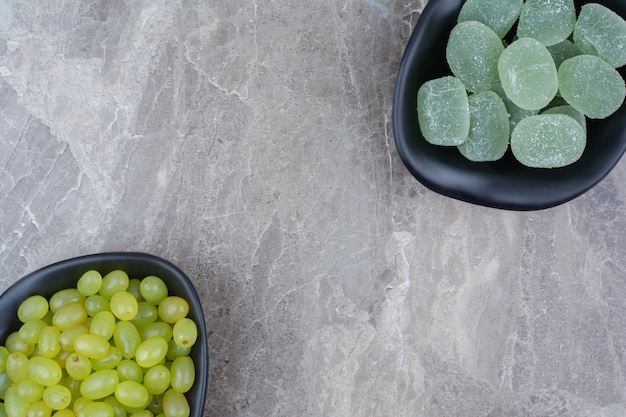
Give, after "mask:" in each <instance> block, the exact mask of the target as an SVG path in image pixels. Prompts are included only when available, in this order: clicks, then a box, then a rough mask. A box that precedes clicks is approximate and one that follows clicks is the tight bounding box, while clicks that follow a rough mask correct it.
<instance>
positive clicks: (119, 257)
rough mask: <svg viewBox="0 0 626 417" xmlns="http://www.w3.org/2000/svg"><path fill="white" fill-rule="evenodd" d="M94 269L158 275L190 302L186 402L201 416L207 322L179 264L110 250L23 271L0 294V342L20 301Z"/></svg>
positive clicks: (14, 321)
mask: <svg viewBox="0 0 626 417" xmlns="http://www.w3.org/2000/svg"><path fill="white" fill-rule="evenodd" d="M91 269H95V270H97V271H98V272H100V273H101V274H102V276H104V275H105V274H107V273H109V272H111V271H113V270H117V269H121V270H123V271H125V272H126V273H127V274H128V276H129V277H130V278H131V279H132V278H137V279H142V278H144V277H146V276H149V275H155V276H158V277H159V278H161V279H162V280H163V281H164V282H165V284H166V285H167V287H168V291H169V294H170V295H177V296H180V297H183V298H185V299H186V300H187V302H188V303H189V313H188V315H187V317H189V318H191V319H192V320H193V321H194V322H195V323H196V325H197V327H198V340H197V342H196V343H195V344H194V346H193V347H192V349H191V353H190V355H189V356H190V357H191V358H192V359H193V361H194V364H195V367H196V377H195V382H194V385H193V387H192V388H191V390H189V391H188V392H187V393H186V394H185V396H186V398H187V401H188V402H189V408H190V414H189V415H190V416H191V417H202V413H203V410H204V402H205V397H206V390H207V383H208V377H209V352H208V347H207V337H206V325H205V322H204V315H203V313H202V305H201V303H200V299H199V298H198V294H197V293H196V290H195V288H194V287H193V284H192V283H191V281H190V280H189V278H188V277H187V276H186V275H185V273H183V272H182V271H181V270H180V269H179V268H178V267H176V266H175V265H173V264H171V263H170V262H168V261H166V260H164V259H161V258H158V257H156V256H153V255H149V254H145V253H136V252H111V253H99V254H93V255H86V256H81V257H78V258H73V259H68V260H65V261H61V262H58V263H55V264H52V265H49V266H46V267H44V268H41V269H39V270H37V271H35V272H32V273H30V274H28V275H25V276H24V277H23V278H21V279H19V280H18V281H17V282H15V283H14V284H13V285H12V286H10V287H9V288H8V289H7V290H6V291H5V292H4V293H3V294H2V295H0V317H2V325H1V326H0V342H1V343H2V344H4V341H5V340H6V338H7V336H8V335H9V334H10V333H12V332H13V331H15V330H18V329H19V327H20V325H21V323H20V321H19V320H18V318H17V309H18V307H19V305H20V303H21V302H22V301H24V300H25V299H26V298H28V297H30V296H31V295H35V294H39V295H42V296H44V297H45V298H46V299H49V298H50V297H51V296H52V295H53V294H54V293H55V292H57V291H59V290H62V289H65V288H72V287H73V288H76V283H77V282H78V279H79V278H80V277H81V275H82V274H83V273H84V272H86V271H88V270H91Z"/></svg>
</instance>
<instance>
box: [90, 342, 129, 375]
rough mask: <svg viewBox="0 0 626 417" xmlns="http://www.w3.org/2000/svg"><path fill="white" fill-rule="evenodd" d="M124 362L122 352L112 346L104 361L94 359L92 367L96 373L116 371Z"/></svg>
mask: <svg viewBox="0 0 626 417" xmlns="http://www.w3.org/2000/svg"><path fill="white" fill-rule="evenodd" d="M121 360H122V352H121V351H120V350H119V349H118V348H117V347H115V346H111V348H110V349H109V354H108V355H106V356H105V357H104V358H102V359H92V360H91V365H92V366H93V369H94V370H95V371H100V370H102V369H114V368H115V367H117V365H118V364H119V363H120V361H121Z"/></svg>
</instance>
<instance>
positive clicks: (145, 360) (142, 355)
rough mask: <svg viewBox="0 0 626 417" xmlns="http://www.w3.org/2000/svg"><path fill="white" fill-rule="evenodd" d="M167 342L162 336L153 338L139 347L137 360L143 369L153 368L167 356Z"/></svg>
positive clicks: (136, 353) (136, 354)
mask: <svg viewBox="0 0 626 417" xmlns="http://www.w3.org/2000/svg"><path fill="white" fill-rule="evenodd" d="M167 348H168V346H167V341H166V340H165V339H163V338H162V337H161V336H152V337H150V338H148V339H146V340H144V341H143V342H141V344H140V345H139V346H138V347H137V351H136V352H135V360H136V361H137V364H138V365H139V366H141V367H142V368H151V367H153V366H154V365H157V364H158V363H159V362H161V361H162V360H163V359H164V358H165V355H167Z"/></svg>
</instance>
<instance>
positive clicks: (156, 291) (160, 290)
mask: <svg viewBox="0 0 626 417" xmlns="http://www.w3.org/2000/svg"><path fill="white" fill-rule="evenodd" d="M139 291H140V292H141V295H142V296H143V298H144V299H145V300H146V301H147V302H149V303H151V304H154V305H156V304H159V303H160V302H161V301H162V300H163V299H164V298H165V297H167V296H168V295H169V293H168V289H167V285H165V282H163V280H162V279H161V278H159V277H156V276H154V275H150V276H147V277H145V278H144V279H142V280H141V283H140V285H139Z"/></svg>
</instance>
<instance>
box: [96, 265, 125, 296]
mask: <svg viewBox="0 0 626 417" xmlns="http://www.w3.org/2000/svg"><path fill="white" fill-rule="evenodd" d="M129 281H130V280H129V279H128V275H127V274H126V272H124V271H120V270H117V271H112V272H109V273H108V274H106V275H105V276H104V278H102V287H100V294H101V295H103V296H104V297H105V298H111V297H112V296H113V294H115V293H116V292H119V291H126V288H128V283H129Z"/></svg>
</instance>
